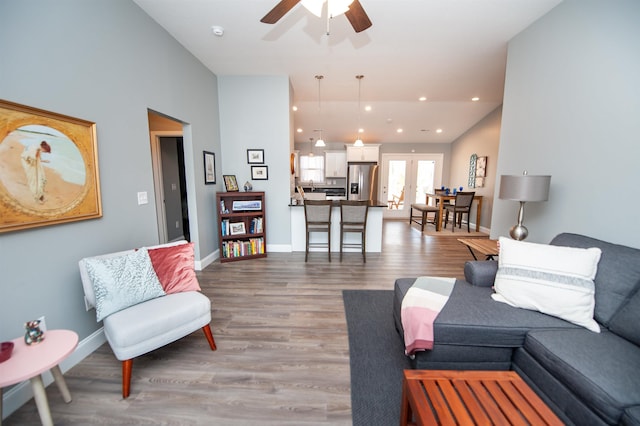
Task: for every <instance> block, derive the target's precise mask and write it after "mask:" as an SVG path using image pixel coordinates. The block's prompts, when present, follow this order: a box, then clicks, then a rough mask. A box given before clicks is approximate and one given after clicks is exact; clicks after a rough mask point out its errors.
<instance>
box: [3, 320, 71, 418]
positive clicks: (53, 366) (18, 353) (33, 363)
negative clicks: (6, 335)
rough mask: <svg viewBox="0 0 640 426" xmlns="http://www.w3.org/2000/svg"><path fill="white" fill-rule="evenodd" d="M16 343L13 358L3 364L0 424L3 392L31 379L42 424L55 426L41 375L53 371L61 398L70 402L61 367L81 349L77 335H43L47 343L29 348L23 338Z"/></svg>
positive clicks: (52, 332) (58, 332)
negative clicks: (60, 365) (68, 357)
mask: <svg viewBox="0 0 640 426" xmlns="http://www.w3.org/2000/svg"><path fill="white" fill-rule="evenodd" d="M13 343H14V345H15V346H14V347H13V353H12V354H11V358H9V359H8V360H6V361H5V362H2V363H0V424H1V423H2V388H3V387H5V386H10V385H13V384H16V383H20V382H23V381H25V380H27V379H29V380H31V386H32V387H33V397H34V399H35V401H36V406H37V407H38V414H40V420H41V421H42V424H43V425H46V426H48V425H53V420H52V419H51V412H50V411H49V403H48V401H47V394H46V392H45V390H44V383H43V382H42V376H41V374H42V373H43V372H45V371H47V370H51V374H53V378H54V379H55V382H56V384H57V385H58V389H60V393H62V398H63V399H64V401H65V402H71V393H69V388H67V384H66V383H65V381H64V377H63V376H62V372H61V371H60V367H59V364H60V362H62V360H64V359H65V358H66V357H67V356H69V355H70V354H71V353H72V352H73V351H74V350H75V348H76V346H77V345H78V335H77V334H76V333H75V332H73V331H71V330H48V331H46V332H45V333H44V340H43V341H42V342H40V343H37V344H35V345H31V346H27V344H25V343H24V338H22V337H19V338H17V339H13Z"/></svg>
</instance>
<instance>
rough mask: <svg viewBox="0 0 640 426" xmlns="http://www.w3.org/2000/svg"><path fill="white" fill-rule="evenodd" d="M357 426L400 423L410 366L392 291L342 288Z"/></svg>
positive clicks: (382, 425)
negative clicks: (405, 376)
mask: <svg viewBox="0 0 640 426" xmlns="http://www.w3.org/2000/svg"><path fill="white" fill-rule="evenodd" d="M342 297H343V299H344V310H345V314H346V317H347V330H348V332H349V360H350V365H351V410H352V418H353V425H354V426H365V425H367V426H390V425H397V424H399V423H400V399H401V396H402V371H403V370H405V369H409V368H411V367H410V365H409V360H408V359H407V357H406V356H405V355H404V346H403V343H402V339H401V338H400V336H399V335H398V333H397V332H396V329H395V326H394V322H393V291H391V290H343V292H342Z"/></svg>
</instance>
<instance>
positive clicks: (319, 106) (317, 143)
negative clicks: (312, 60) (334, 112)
mask: <svg viewBox="0 0 640 426" xmlns="http://www.w3.org/2000/svg"><path fill="white" fill-rule="evenodd" d="M323 78H324V76H322V75H316V80H318V122H319V123H320V129H319V130H317V131H318V132H320V137H319V138H318V140H316V147H323V146H326V145H325V143H324V139H322V108H321V104H320V81H322V79H323Z"/></svg>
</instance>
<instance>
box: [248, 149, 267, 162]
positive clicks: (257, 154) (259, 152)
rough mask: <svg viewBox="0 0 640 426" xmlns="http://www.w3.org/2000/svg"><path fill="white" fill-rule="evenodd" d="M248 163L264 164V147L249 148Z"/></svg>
mask: <svg viewBox="0 0 640 426" xmlns="http://www.w3.org/2000/svg"><path fill="white" fill-rule="evenodd" d="M247 163H249V164H264V149H248V150H247Z"/></svg>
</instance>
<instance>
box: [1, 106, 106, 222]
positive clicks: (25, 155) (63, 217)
mask: <svg viewBox="0 0 640 426" xmlns="http://www.w3.org/2000/svg"><path fill="white" fill-rule="evenodd" d="M99 217H102V204H101V200H100V179H99V173H98V150H97V141H96V125H95V123H92V122H90V121H86V120H81V119H78V118H73V117H68V116H65V115H61V114H57V113H53V112H49V111H44V110H40V109H37V108H32V107H28V106H24V105H19V104H16V103H13V102H8V101H3V100H0V232H9V231H16V230H21V229H27V228H33V227H39V226H47V225H55V224H59V223H65V222H71V221H78V220H86V219H94V218H99Z"/></svg>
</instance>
